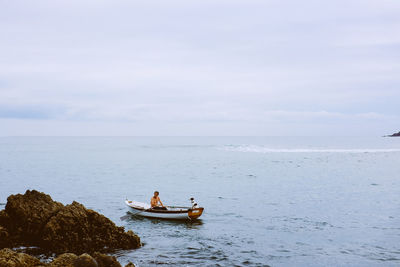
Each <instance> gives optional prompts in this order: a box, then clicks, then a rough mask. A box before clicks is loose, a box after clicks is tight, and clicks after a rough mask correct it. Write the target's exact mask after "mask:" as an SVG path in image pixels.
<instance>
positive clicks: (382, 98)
mask: <svg viewBox="0 0 400 267" xmlns="http://www.w3.org/2000/svg"><path fill="white" fill-rule="evenodd" d="M0 38H1V39H0V136H14V135H102V136H104V135H124V136H125V135H266V136H269V135H383V134H388V133H392V132H394V131H398V130H400V1H398V0H391V1H388V0H374V1H372V0H359V1H357V0H343V1H342V0H335V1H322V0H314V1H312V0H303V1H298V0H293V1H282V0H271V1H269V0H240V1H239V0H202V1H191V0H182V1H178V0H172V1H171V0H159V1H157V0H146V1H135V0H127V1H119V0H110V1H100V0H93V1H83V0H79V1H72V0H68V1H67V0H65V1H55V0H49V1H41V0H35V1H32V0H27V1H19V0H0Z"/></svg>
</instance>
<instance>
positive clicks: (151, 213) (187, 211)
mask: <svg viewBox="0 0 400 267" xmlns="http://www.w3.org/2000/svg"><path fill="white" fill-rule="evenodd" d="M192 203H194V202H193V200H192ZM125 204H126V205H127V206H128V207H129V208H130V210H131V212H132V213H133V214H134V215H138V216H143V217H150V218H161V219H173V220H195V219H197V218H199V217H200V216H201V214H202V213H203V210H204V208H202V207H197V204H196V203H194V205H193V206H192V207H174V206H165V209H159V208H152V207H151V206H150V205H149V204H147V203H143V202H138V201H133V200H128V199H127V200H125Z"/></svg>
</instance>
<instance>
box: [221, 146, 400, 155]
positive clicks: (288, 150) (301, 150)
mask: <svg viewBox="0 0 400 267" xmlns="http://www.w3.org/2000/svg"><path fill="white" fill-rule="evenodd" d="M223 149H224V150H227V151H236V152H255V153H391V152H400V148H355V149H347V148H268V147H264V146H254V145H241V146H225V147H224V148H223Z"/></svg>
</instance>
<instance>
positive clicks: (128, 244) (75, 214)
mask: <svg viewBox="0 0 400 267" xmlns="http://www.w3.org/2000/svg"><path fill="white" fill-rule="evenodd" d="M0 237H4V238H1V240H2V241H0V248H2V247H12V246H14V245H26V246H38V247H40V248H43V249H45V250H46V251H48V252H53V253H56V254H60V253H65V252H73V253H76V254H81V253H85V252H86V253H93V252H96V251H100V252H106V251H111V250H115V249H133V248H138V247H139V246H140V238H139V237H138V236H137V235H135V234H134V233H133V232H132V231H128V232H125V230H124V228H123V227H118V226H116V225H115V224H114V223H113V222H112V221H111V220H109V219H108V218H106V217H105V216H103V215H101V214H99V213H97V212H95V211H93V210H90V209H86V208H85V207H84V206H83V205H82V204H79V203H77V202H73V203H72V204H70V205H67V206H64V205H63V204H61V203H59V202H56V201H53V200H52V199H51V197H50V196H49V195H46V194H44V193H40V192H38V191H35V190H32V191H29V190H28V191H26V193H25V194H24V195H21V194H18V195H11V196H10V197H8V199H7V205H6V208H5V210H4V211H1V212H0Z"/></svg>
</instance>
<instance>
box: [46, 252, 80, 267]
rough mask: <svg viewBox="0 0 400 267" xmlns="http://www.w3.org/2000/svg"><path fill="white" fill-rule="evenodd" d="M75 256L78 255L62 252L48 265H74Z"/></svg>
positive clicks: (62, 266)
mask: <svg viewBox="0 0 400 267" xmlns="http://www.w3.org/2000/svg"><path fill="white" fill-rule="evenodd" d="M77 258H78V256H76V255H75V254H73V253H64V254H61V255H60V256H58V257H57V258H55V259H54V260H53V261H52V262H51V263H49V267H74V262H75V260H76V259H77Z"/></svg>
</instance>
